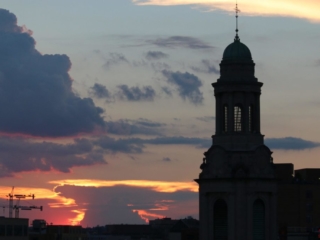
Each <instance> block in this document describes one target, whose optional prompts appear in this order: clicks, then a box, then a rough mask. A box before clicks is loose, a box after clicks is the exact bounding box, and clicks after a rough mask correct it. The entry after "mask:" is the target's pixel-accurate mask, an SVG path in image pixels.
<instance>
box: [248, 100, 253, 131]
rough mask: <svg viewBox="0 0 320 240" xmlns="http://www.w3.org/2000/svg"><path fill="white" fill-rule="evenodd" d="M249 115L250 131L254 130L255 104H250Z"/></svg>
mask: <svg viewBox="0 0 320 240" xmlns="http://www.w3.org/2000/svg"><path fill="white" fill-rule="evenodd" d="M248 115H249V116H248V120H249V122H248V123H249V132H253V106H249V109H248Z"/></svg>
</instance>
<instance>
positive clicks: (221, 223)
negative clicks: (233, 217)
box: [213, 200, 228, 240]
mask: <svg viewBox="0 0 320 240" xmlns="http://www.w3.org/2000/svg"><path fill="white" fill-rule="evenodd" d="M213 211H214V212H213V222H214V224H213V225H214V226H213V237H214V238H213V239H214V240H228V207H227V204H226V202H225V201H224V200H218V201H217V202H216V203H215V204H214V210H213Z"/></svg>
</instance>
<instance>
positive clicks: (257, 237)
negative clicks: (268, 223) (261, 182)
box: [253, 199, 266, 240]
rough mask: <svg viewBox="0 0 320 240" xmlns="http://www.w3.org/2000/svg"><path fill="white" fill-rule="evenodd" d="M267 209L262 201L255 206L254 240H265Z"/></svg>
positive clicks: (258, 201) (255, 203)
mask: <svg viewBox="0 0 320 240" xmlns="http://www.w3.org/2000/svg"><path fill="white" fill-rule="evenodd" d="M265 235H266V234H265V207H264V203H263V201H262V200H260V199H259V200H256V201H255V202H254V204H253V240H265V239H266V237H265Z"/></svg>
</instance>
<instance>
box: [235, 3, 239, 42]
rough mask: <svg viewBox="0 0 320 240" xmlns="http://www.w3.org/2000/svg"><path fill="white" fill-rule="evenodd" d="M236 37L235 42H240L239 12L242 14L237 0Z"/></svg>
mask: <svg viewBox="0 0 320 240" xmlns="http://www.w3.org/2000/svg"><path fill="white" fill-rule="evenodd" d="M235 10H236V37H235V38H234V40H235V41H240V38H239V35H238V32H239V29H238V17H239V15H238V14H239V12H240V9H239V8H238V0H236V8H235Z"/></svg>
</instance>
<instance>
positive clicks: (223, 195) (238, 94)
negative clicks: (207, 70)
mask: <svg viewBox="0 0 320 240" xmlns="http://www.w3.org/2000/svg"><path fill="white" fill-rule="evenodd" d="M220 73H221V76H220V78H219V79H218V80H217V82H215V83H213V84H212V86H213V88H214V95H215V99H216V132H215V134H214V135H213V136H212V146H211V147H210V148H209V150H208V151H207V152H205V153H204V156H205V157H204V159H203V163H202V164H201V166H200V168H201V170H202V171H201V173H200V175H199V178H198V179H197V180H196V181H197V183H198V184H199V208H200V212H199V216H200V239H201V240H209V239H210V240H212V239H214V240H239V239H241V240H275V239H277V232H278V227H277V223H276V219H277V180H276V176H275V171H274V164H273V159H272V157H271V154H272V152H271V151H270V149H269V148H268V147H267V146H266V145H264V136H263V135H262V134H261V132H260V94H261V87H262V85H263V83H261V82H259V81H258V79H257V78H256V77H255V74H254V73H255V63H254V62H253V60H252V57H251V52H250V50H249V48H248V47H247V46H246V45H244V44H243V43H242V42H241V41H240V38H239V36H238V32H237V34H236V36H235V39H234V42H233V43H231V44H230V45H229V46H228V47H227V48H226V49H225V51H224V53H223V59H222V61H221V63H220Z"/></svg>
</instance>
